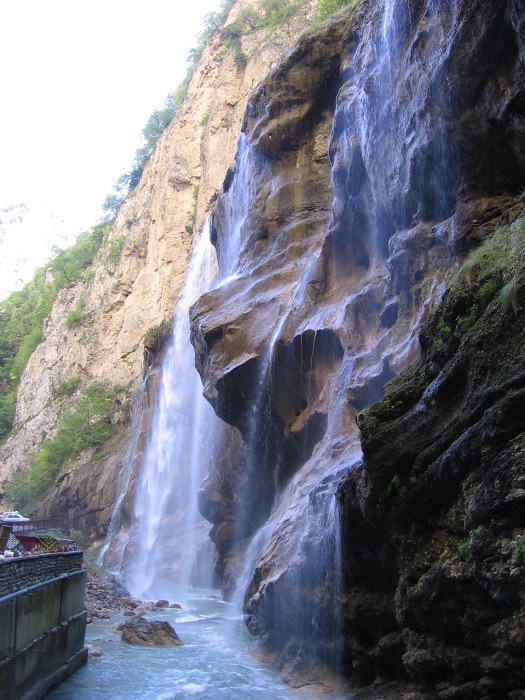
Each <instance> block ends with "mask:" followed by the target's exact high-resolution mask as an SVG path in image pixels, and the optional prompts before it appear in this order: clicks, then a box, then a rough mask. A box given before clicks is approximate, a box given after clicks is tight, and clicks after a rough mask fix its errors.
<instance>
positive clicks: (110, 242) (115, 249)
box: [104, 236, 126, 270]
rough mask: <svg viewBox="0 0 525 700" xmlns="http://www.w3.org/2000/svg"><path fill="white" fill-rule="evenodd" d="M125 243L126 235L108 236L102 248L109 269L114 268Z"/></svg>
mask: <svg viewBox="0 0 525 700" xmlns="http://www.w3.org/2000/svg"><path fill="white" fill-rule="evenodd" d="M125 243H126V236H112V237H111V238H108V239H107V241H106V243H105V245H104V248H105V255H106V262H107V264H108V266H109V268H110V269H111V270H114V269H115V268H116V266H117V264H118V261H119V260H120V256H121V255H122V251H123V249H124V245H125Z"/></svg>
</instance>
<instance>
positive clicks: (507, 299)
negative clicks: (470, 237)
mask: <svg viewBox="0 0 525 700" xmlns="http://www.w3.org/2000/svg"><path fill="white" fill-rule="evenodd" d="M524 266H525V217H522V218H521V219H519V220H518V221H516V222H514V223H513V224H512V225H510V226H502V227H501V228H498V229H496V231H494V233H493V234H492V235H491V236H489V237H488V238H487V239H486V240H485V241H484V242H483V243H482V245H480V246H479V248H477V249H476V250H474V251H473V252H472V253H471V254H470V255H469V256H468V257H467V259H466V260H465V261H464V263H463V264H462V266H461V267H460V269H459V270H458V272H457V273H456V275H455V278H454V280H453V283H455V284H458V285H464V286H466V287H474V288H477V291H476V297H477V299H478V300H479V302H480V303H481V304H482V305H486V304H487V303H488V302H489V301H490V300H491V299H492V298H493V297H494V296H495V295H496V292H498V290H499V298H500V302H501V303H502V305H503V306H504V307H505V306H507V308H508V307H510V306H512V308H513V309H514V311H515V312H517V299H516V292H515V290H516V282H517V278H518V275H519V273H520V272H521V271H522V270H523V267H524ZM513 290H514V292H513Z"/></svg>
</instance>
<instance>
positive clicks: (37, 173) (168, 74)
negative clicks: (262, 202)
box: [0, 0, 220, 299]
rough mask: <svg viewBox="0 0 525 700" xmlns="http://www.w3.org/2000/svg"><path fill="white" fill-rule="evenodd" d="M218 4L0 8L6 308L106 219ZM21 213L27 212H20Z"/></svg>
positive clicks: (112, 2) (63, 1)
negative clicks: (111, 198)
mask: <svg viewBox="0 0 525 700" xmlns="http://www.w3.org/2000/svg"><path fill="white" fill-rule="evenodd" d="M219 7H220V0H190V1H189V2H181V0H1V1H0V65H1V66H2V69H1V77H0V100H1V103H0V104H1V107H0V210H5V209H6V208H8V207H13V205H14V208H12V209H11V210H10V211H9V212H8V213H4V212H3V211H0V220H1V222H2V223H1V225H0V299H1V298H2V297H3V296H5V294H6V293H7V292H9V291H12V290H13V289H14V288H15V287H16V288H19V287H20V286H21V282H22V281H23V282H26V281H28V279H30V277H31V275H32V271H33V270H34V268H35V267H36V266H38V265H42V264H43V263H44V262H45V260H46V259H47V258H48V257H49V254H50V249H51V246H52V245H53V244H56V245H59V246H60V247H65V246H67V245H68V244H70V243H71V242H73V240H74V238H75V237H76V236H77V235H78V233H80V232H81V231H83V230H86V229H89V227H90V226H92V225H93V224H94V223H96V221H98V219H99V218H100V216H101V212H100V205H101V204H102V202H103V201H104V199H105V197H106V195H107V194H109V193H110V191H111V188H112V185H113V184H114V183H115V181H116V180H117V178H118V176H119V175H120V174H121V173H122V172H123V171H124V170H128V169H129V167H130V165H131V162H132V160H133V156H134V154H135V150H136V149H137V148H138V147H139V146H140V145H141V142H142V137H141V132H142V129H143V127H144V125H145V123H146V121H147V119H148V117H149V115H150V114H151V113H152V112H153V110H154V109H156V108H160V107H162V106H163V103H164V99H165V97H166V95H167V94H168V93H169V92H172V91H173V90H175V88H176V87H177V86H178V85H179V83H180V82H181V80H182V78H183V77H184V74H185V71H186V67H187V66H186V57H187V55H188V52H189V50H190V48H191V47H192V46H194V45H195V36H196V34H197V32H198V31H200V29H201V28H202V20H203V17H204V15H205V14H206V13H207V12H211V11H216V10H218V9H219ZM18 205H23V206H21V207H20V206H18Z"/></svg>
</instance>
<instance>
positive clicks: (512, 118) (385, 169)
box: [192, 0, 525, 698]
mask: <svg viewBox="0 0 525 700" xmlns="http://www.w3.org/2000/svg"><path fill="white" fill-rule="evenodd" d="M524 22H525V6H524V4H523V2H521V1H519V0H508V1H506V0H501V1H498V2H494V3H491V4H490V5H487V3H483V2H481V1H480V2H474V3H472V2H469V3H467V2H462V0H455V1H454V2H453V3H446V4H443V3H437V2H433V1H432V0H423V1H420V0H414V1H412V2H405V1H401V0H389V1H388V2H386V3H379V2H365V3H363V4H362V5H361V6H360V9H359V12H358V13H357V14H355V13H350V14H347V15H342V16H341V17H339V18H337V19H335V20H333V21H331V22H329V23H328V24H327V25H325V26H324V27H322V28H321V29H320V30H318V31H316V32H314V33H312V34H310V35H309V36H308V37H305V38H304V39H302V40H301V41H300V42H299V43H298V44H297V45H296V47H295V48H294V49H293V50H292V51H291V52H290V53H289V54H288V55H287V56H286V57H285V58H284V59H283V60H282V61H281V62H280V64H279V65H278V67H277V68H276V69H275V70H274V71H272V72H271V73H270V74H269V76H268V77H267V78H266V79H265V80H264V81H263V83H262V84H261V85H260V86H259V87H258V88H257V90H256V91H255V92H254V94H253V95H252V96H251V97H250V100H249V102H248V107H247V110H246V116H245V120H244V125H243V134H244V136H243V139H242V142H241V147H240V148H239V151H238V154H237V160H236V167H235V168H234V169H233V170H232V171H231V172H230V173H229V175H228V177H227V179H226V181H225V183H224V188H223V192H222V194H221V195H220V196H219V198H218V201H217V203H216V205H215V208H214V212H213V218H212V229H213V232H212V236H213V240H214V241H215V244H216V247H217V251H218V255H219V267H220V269H221V270H222V276H223V281H222V284H221V285H219V286H218V287H217V288H216V289H215V290H213V291H211V292H210V293H208V294H206V295H204V296H203V297H202V298H201V299H200V300H199V301H198V303H197V304H196V305H195V306H194V307H193V310H192V324H193V331H192V332H193V342H194V345H195V350H196V358H197V366H198V368H199V371H200V372H201V374H202V377H203V383H204V389H205V395H206V396H207V398H208V400H209V401H210V402H211V403H212V405H213V406H214V408H215V411H216V412H217V413H218V415H219V416H220V417H221V418H222V419H223V420H225V421H227V422H228V423H230V424H231V425H232V426H234V435H236V436H237V437H236V438H232V440H231V442H230V445H231V448H232V449H231V452H230V453H229V458H228V459H227V460H224V459H223V460H217V461H216V463H215V465H214V467H213V468H212V470H211V472H210V474H209V476H208V478H207V480H206V482H205V484H204V485H203V489H202V491H201V494H200V504H201V510H202V512H203V514H204V515H205V516H206V517H207V518H208V519H209V520H210V521H211V522H213V523H214V528H213V531H212V537H213V538H214V539H215V541H216V544H217V549H218V552H219V560H218V564H217V567H218V570H219V572H220V573H221V575H222V576H223V578H224V591H225V593H226V594H227V595H234V593H235V590H236V589H237V588H238V587H239V586H240V588H241V591H244V590H245V587H246V580H245V578H244V577H245V576H246V573H247V572H246V568H244V569H243V564H242V562H244V563H246V562H250V561H251V562H253V564H252V566H251V567H250V566H249V565H248V567H247V568H248V569H249V572H248V578H249V583H248V587H247V590H246V596H245V612H246V621H247V624H248V627H249V629H250V631H252V632H253V633H254V634H256V635H259V636H260V637H261V638H262V640H263V643H264V644H265V646H266V648H267V649H269V650H271V653H272V654H273V658H274V661H275V662H276V663H278V664H279V665H280V666H282V667H283V668H284V672H285V677H287V678H288V680H290V681H292V682H293V681H294V679H296V678H297V676H300V675H302V676H303V677H304V675H305V674H306V675H308V673H309V671H308V669H309V668H311V665H312V663H313V662H312V657H313V658H315V659H316V660H317V661H318V662H321V663H328V664H329V665H330V666H332V667H335V668H336V669H338V670H342V671H344V672H345V673H347V674H348V673H350V674H355V675H356V677H358V678H360V679H361V680H365V681H367V682H370V681H372V680H373V679H374V678H375V677H379V678H388V677H400V678H410V679H411V680H413V681H416V682H417V683H419V684H420V686H421V688H422V689H423V690H425V691H426V690H428V692H429V693H430V695H429V696H428V697H443V698H445V697H447V698H448V697H458V698H463V697H464V698H467V697H487V698H489V697H491V698H496V697H498V698H499V697H507V696H508V697H512V698H514V697H516V698H517V697H521V695H520V694H519V693H523V692H525V691H523V690H521V691H517V690H516V689H517V688H522V689H523V688H524V687H525V678H524V677H523V654H524V647H523V635H522V627H523V625H522V622H523V620H522V616H523V597H522V593H521V582H522V577H523V575H524V574H523V570H522V568H523V564H524V554H523V551H524V550H523V549H522V547H523V536H524V532H523V525H524V523H523V522H522V520H523V518H522V514H521V505H520V504H521V503H522V497H523V495H522V480H523V468H524V462H523V455H522V452H521V447H520V445H521V442H522V436H523V427H524V426H523V421H522V419H521V417H520V411H519V408H518V406H519V405H520V401H521V398H520V397H521V392H522V389H523V387H522V384H523V376H524V375H523V361H522V359H523V358H522V357H521V355H520V353H522V351H521V350H519V348H522V347H523V345H522V335H523V323H522V319H521V314H520V311H519V309H520V308H521V303H522V301H521V295H522V291H521V290H522V287H521V284H522V282H521V279H522V278H521V276H520V275H517V276H515V277H514V278H513V281H512V292H511V294H512V299H513V301H512V302H511V306H510V307H509V309H511V307H512V309H514V311H512V309H511V310H510V311H505V307H504V304H503V305H502V302H501V299H502V297H500V296H498V295H499V291H500V289H501V288H502V287H503V286H504V283H505V281H506V280H505V275H504V274H503V272H502V271H503V269H505V268H506V267H507V266H508V265H509V264H510V263H509V262H508V261H505V260H504V254H503V253H501V251H499V252H498V253H496V254H493V255H492V262H491V263H490V264H488V267H489V268H490V270H489V271H487V270H485V273H484V274H485V277H483V275H481V276H478V277H476V275H474V274H473V273H472V271H470V272H466V273H465V275H466V277H465V279H467V281H468V283H467V284H466V287H461V285H460V284H459V283H456V282H454V283H453V281H452V280H453V275H454V274H455V271H456V270H457V267H458V264H459V262H460V261H461V260H462V259H463V258H464V257H465V256H466V255H467V254H468V253H469V252H470V251H471V250H472V249H474V248H476V246H478V245H479V244H480V241H484V240H485V239H488V238H489V237H491V236H492V235H493V233H494V231H495V230H496V229H498V227H501V226H503V225H505V224H509V223H512V222H513V221H515V220H517V219H518V220H519V218H520V217H521V216H523V206H524V202H523V196H522V194H520V193H522V192H523V187H524V186H525V62H524V59H525V44H524V37H525V24H524ZM512 231H513V232H514V233H512V236H514V235H515V236H517V239H518V240H519V241H520V243H519V244H518V248H517V249H516V251H515V253H513V254H512V255H514V254H515V255H517V256H518V259H519V260H520V261H521V262H520V263H519V265H522V263H523V224H522V223H519V221H518V224H516V227H515V228H513V229H512ZM516 232H517V233H516ZM518 249H519V251H521V252H518ZM520 256H521V257H520ZM489 257H490V256H489ZM499 257H503V261H501V260H499ZM519 265H518V267H519ZM473 266H474V265H473ZM474 267H475V266H474ZM472 269H473V268H472V266H471V267H470V268H469V270H472ZM489 282H490V285H488V283H489ZM486 285H488V286H486ZM460 290H462V291H460ZM480 290H481V291H480ZM488 290H491V291H490V293H489V291H488ZM503 291H504V294H503V296H505V290H503ZM509 291H510V290H507V292H509ZM476 294H478V295H479V296H478V297H477V296H476ZM474 307H475V308H474ZM429 314H430V316H429ZM427 318H430V320H429V321H427V322H426V325H425V326H422V324H423V322H424V321H425V319H427ZM462 319H463V321H462ZM422 328H423V330H421V329H422ZM421 349H423V355H422V357H421V358H420V359H419V360H418V361H417V358H418V356H419V355H420V352H421ZM498 358H499V359H498ZM414 361H417V364H415V365H414V364H413V363H414ZM409 366H410V369H406V368H407V367H409ZM400 373H402V374H401V375H400V376H401V378H400V379H397V380H395V381H394V383H393V384H391V385H389V384H388V382H390V381H391V380H392V379H393V378H394V377H395V376H396V375H399V374H400ZM385 386H387V387H388V388H387V394H386V398H385V397H384V391H385ZM377 401H380V403H379V404H376V406H375V407H373V408H371V409H367V407H369V406H371V405H372V404H374V402H377ZM361 444H362V447H363V454H362V453H361ZM439 684H441V685H439ZM510 691H513V692H514V694H512V693H511V694H510V695H507V693H509V692H510ZM432 693H433V694H432ZM516 693H518V694H516Z"/></svg>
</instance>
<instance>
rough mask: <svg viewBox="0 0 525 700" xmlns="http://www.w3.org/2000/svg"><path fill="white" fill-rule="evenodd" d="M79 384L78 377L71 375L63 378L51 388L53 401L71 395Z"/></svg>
mask: <svg viewBox="0 0 525 700" xmlns="http://www.w3.org/2000/svg"><path fill="white" fill-rule="evenodd" d="M80 384H81V381H80V379H78V377H71V379H65V380H64V381H63V382H60V384H59V385H58V386H57V387H56V388H54V389H53V391H52V392H51V396H52V397H53V399H55V401H56V400H57V399H62V398H65V397H67V396H73V394H74V393H75V392H76V391H77V390H78V389H79V387H80Z"/></svg>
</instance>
